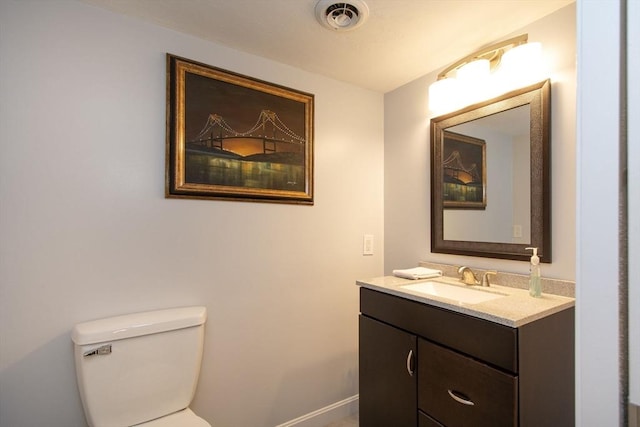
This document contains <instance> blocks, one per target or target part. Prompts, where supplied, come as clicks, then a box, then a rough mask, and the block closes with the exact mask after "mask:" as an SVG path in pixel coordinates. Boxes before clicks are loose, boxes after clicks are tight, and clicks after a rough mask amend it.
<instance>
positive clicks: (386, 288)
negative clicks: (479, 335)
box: [356, 276, 575, 328]
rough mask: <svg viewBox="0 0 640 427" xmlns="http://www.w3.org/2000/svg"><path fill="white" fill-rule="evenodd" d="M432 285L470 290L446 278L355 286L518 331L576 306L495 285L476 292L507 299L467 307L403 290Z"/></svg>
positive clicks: (379, 281)
mask: <svg viewBox="0 0 640 427" xmlns="http://www.w3.org/2000/svg"><path fill="white" fill-rule="evenodd" d="M429 281H436V282H442V283H446V284H449V285H454V286H461V287H468V286H467V285H464V284H463V283H461V282H460V281H459V280H458V279H456V278H452V277H445V276H443V277H439V278H436V279H424V280H409V279H402V278H399V277H395V276H385V277H376V278H372V279H365V280H358V281H356V284H357V285H358V286H361V287H364V288H368V289H373V290H375V291H380V292H384V293H387V294H391V295H396V296H399V297H402V298H407V299H410V300H413V301H417V302H421V303H424V304H429V305H432V306H435V307H441V308H445V309H448V310H451V311H455V312H458V313H462V314H467V315H470V316H474V317H477V318H480V319H485V320H489V321H492V322H495V323H499V324H501V325H505V326H510V327H513V328H517V327H519V326H522V325H525V324H527V323H529V322H532V321H534V320H537V319H541V318H543V317H546V316H549V315H551V314H554V313H557V312H559V311H562V310H564V309H566V308H569V307H573V306H574V305H575V299H574V298H570V297H565V296H560V295H554V294H548V293H543V294H542V296H541V297H540V298H533V297H531V296H530V295H529V291H528V290H526V289H518V288H514V287H509V286H500V285H493V284H492V285H491V286H490V287H480V286H474V287H473V288H476V289H477V291H478V292H492V293H499V294H501V295H504V297H502V298H496V299H493V300H490V301H485V302H480V303H476V304H467V303H464V302H458V301H454V300H450V299H447V298H443V297H437V296H431V295H427V294H424V293H421V292H415V291H411V290H408V289H404V288H402V287H401V286H403V285H410V284H415V283H420V282H429Z"/></svg>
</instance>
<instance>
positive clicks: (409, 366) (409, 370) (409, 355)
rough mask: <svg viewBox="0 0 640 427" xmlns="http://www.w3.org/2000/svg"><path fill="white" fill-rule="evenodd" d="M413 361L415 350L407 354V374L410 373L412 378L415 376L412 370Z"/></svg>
mask: <svg viewBox="0 0 640 427" xmlns="http://www.w3.org/2000/svg"><path fill="white" fill-rule="evenodd" d="M412 359H413V350H409V354H407V372H409V375H410V376H413V369H411V361H412Z"/></svg>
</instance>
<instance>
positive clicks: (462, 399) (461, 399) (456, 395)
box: [447, 389, 475, 406]
mask: <svg viewBox="0 0 640 427" xmlns="http://www.w3.org/2000/svg"><path fill="white" fill-rule="evenodd" d="M447 393H449V396H451V398H452V399H453V400H455V401H456V402H458V403H462V404H463V405H469V406H473V405H475V403H473V401H471V400H470V399H469V398H468V397H467V396H465V395H464V394H462V393H460V392H459V391H453V390H451V389H449V390H447Z"/></svg>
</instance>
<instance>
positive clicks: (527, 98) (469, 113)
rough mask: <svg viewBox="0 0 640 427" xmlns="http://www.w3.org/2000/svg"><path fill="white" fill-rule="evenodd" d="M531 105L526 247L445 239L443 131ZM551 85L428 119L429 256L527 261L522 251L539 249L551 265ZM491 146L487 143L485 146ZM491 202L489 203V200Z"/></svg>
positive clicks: (520, 91) (525, 252)
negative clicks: (528, 206) (528, 237)
mask: <svg viewBox="0 0 640 427" xmlns="http://www.w3.org/2000/svg"><path fill="white" fill-rule="evenodd" d="M523 105H529V107H530V121H529V126H530V164H531V168H530V171H531V173H530V187H531V188H530V197H531V202H530V210H531V236H530V241H529V243H526V244H520V243H501V242H480V241H462V240H445V239H444V218H443V217H444V208H443V184H444V182H443V180H444V177H443V173H444V172H443V160H444V159H443V142H444V132H445V130H446V129H448V128H451V127H453V126H457V125H460V124H463V123H467V122H470V121H473V120H477V119H480V118H482V117H487V116H491V115H494V114H499V113H500V112H503V111H507V110H510V109H513V108H516V107H519V106H523ZM550 139H551V83H550V81H549V80H545V81H543V82H540V83H536V84H533V85H531V86H528V87H525V88H522V89H518V90H515V91H512V92H509V93H507V94H505V95H502V96H499V97H497V98H494V99H491V100H489V101H485V102H481V103H478V104H474V105H471V106H469V107H466V108H463V109H461V110H458V111H455V112H452V113H447V114H444V115H441V116H438V117H435V118H432V119H431V252H434V253H447V254H456V255H470V256H478V257H489V258H501V259H513V260H522V261H528V260H529V258H530V256H531V254H530V252H528V251H525V248H526V247H530V246H533V247H537V248H538V254H539V255H540V258H541V259H540V260H541V262H545V263H550V262H551V173H550V170H551V153H550ZM489 143H490V142H489ZM489 203H490V201H489Z"/></svg>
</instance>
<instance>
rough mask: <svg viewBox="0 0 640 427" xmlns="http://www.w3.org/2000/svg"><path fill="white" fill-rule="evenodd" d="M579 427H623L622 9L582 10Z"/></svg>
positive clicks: (606, 4) (613, 5) (586, 6)
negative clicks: (620, 283)
mask: <svg viewBox="0 0 640 427" xmlns="http://www.w3.org/2000/svg"><path fill="white" fill-rule="evenodd" d="M578 40H579V43H578V88H579V94H580V95H579V97H578V103H577V107H578V109H577V120H578V126H577V128H578V141H579V144H578V149H577V157H576V163H577V165H578V170H577V179H578V181H577V183H578V188H577V191H578V203H577V207H578V214H577V221H576V228H577V236H578V240H577V254H576V258H577V259H578V263H577V280H578V286H577V287H576V399H577V405H576V406H577V407H576V425H579V426H584V427H592V426H593V427H599V426H605V425H606V426H614V425H622V424H621V423H622V419H621V418H620V416H619V415H620V409H621V406H620V386H619V383H620V360H621V358H622V357H624V356H623V355H622V354H620V345H619V343H620V336H621V335H620V334H621V331H620V327H619V326H620V324H619V308H618V300H619V287H618V279H619V275H618V272H619V268H618V267H619V256H620V252H619V250H618V249H619V248H618V242H619V238H620V235H619V234H618V209H619V192H618V187H619V138H620V86H619V85H620V60H619V58H620V2H618V1H615V0H608V1H590V0H584V1H583V0H580V1H579V2H578Z"/></svg>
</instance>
